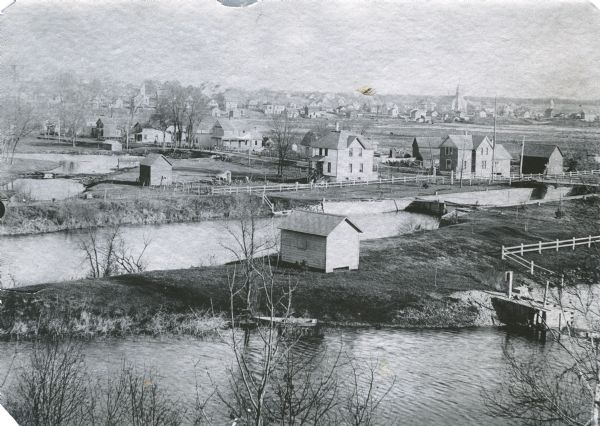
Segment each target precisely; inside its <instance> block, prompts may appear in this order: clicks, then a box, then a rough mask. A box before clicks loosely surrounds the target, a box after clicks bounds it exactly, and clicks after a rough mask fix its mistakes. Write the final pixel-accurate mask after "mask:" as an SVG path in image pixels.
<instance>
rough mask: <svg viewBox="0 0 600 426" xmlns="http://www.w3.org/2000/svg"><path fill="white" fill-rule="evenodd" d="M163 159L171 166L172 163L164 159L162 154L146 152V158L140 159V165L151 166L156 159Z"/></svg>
mask: <svg viewBox="0 0 600 426" xmlns="http://www.w3.org/2000/svg"><path fill="white" fill-rule="evenodd" d="M161 158H162V159H163V160H164V161H166V162H167V164H169V165H170V166H172V165H173V164H171V162H170V161H169V160H167V159H166V157H165V156H164V155H162V154H156V153H153V154H148V156H147V157H146V158H144V159H143V160H142V161H140V165H141V166H152V165H154V164H155V163H156V162H157V161H158V160H160V159H161Z"/></svg>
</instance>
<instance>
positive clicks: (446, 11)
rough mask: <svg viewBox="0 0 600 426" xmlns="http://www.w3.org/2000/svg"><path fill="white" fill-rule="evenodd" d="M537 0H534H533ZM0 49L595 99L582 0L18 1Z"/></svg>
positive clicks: (52, 63) (251, 85) (267, 75)
mask: <svg viewBox="0 0 600 426" xmlns="http://www.w3.org/2000/svg"><path fill="white" fill-rule="evenodd" d="M538 3H539V4H538ZM0 37H1V40H0V41H1V44H0V51H1V53H0V55H2V57H1V58H0V59H1V61H2V63H3V64H5V65H6V64H18V65H19V67H20V68H21V69H22V70H23V71H22V72H23V73H24V74H26V75H28V74H30V73H35V74H37V75H40V76H44V75H47V74H48V73H51V72H55V71H58V70H61V69H73V70H75V71H76V72H78V73H80V74H81V75H83V76H102V75H108V76H111V77H113V78H116V79H122V80H126V81H131V82H135V83H138V82H141V81H142V80H143V79H146V78H156V79H160V80H167V79H178V80H180V81H181V82H183V83H192V84H193V83H198V82H201V81H212V82H215V83H221V84H223V85H225V86H230V87H241V88H246V89H257V88H261V87H267V88H274V89H290V90H320V91H342V92H343V91H352V90H354V89H356V88H358V87H361V86H365V85H368V86H372V87H374V88H375V89H376V90H377V92H378V93H381V94H387V93H398V94H431V95H446V94H448V93H452V92H453V91H454V90H455V88H456V84H457V82H458V81H459V80H460V82H461V85H463V86H464V87H465V90H466V93H465V94H467V95H472V96H494V95H495V94H497V95H499V96H502V95H506V96H518V97H550V96H551V97H569V98H585V99H591V98H596V99H600V48H599V47H600V12H599V11H598V9H596V8H595V7H594V6H592V5H591V4H589V3H586V2H573V1H570V2H557V1H552V0H550V1H548V0H547V1H544V2H539V1H538V2H529V3H525V2H522V1H521V2H506V1H505V2H490V1H486V2H483V1H454V2H449V1H446V2H432V1H420V2H419V1H406V2H404V1H385V0H372V1H367V0H364V1H358V0H357V1H353V0H340V1H337V0H319V1H317V0H262V1H260V2H258V3H256V4H254V5H252V6H249V7H244V8H235V7H226V6H223V5H222V4H220V3H219V2H217V1H216V0H194V1H192V0H188V1H174V0H169V1H159V0H145V1H128V2H124V1H121V2H118V1H110V2H109V1H99V0H96V1H87V0H80V1H72V0H63V1H60V2H59V1H56V0H54V1H48V0H46V1H41V0H17V3H16V4H15V5H14V6H12V7H10V8H9V9H8V10H7V11H6V12H5V13H4V14H3V15H1V16H0Z"/></svg>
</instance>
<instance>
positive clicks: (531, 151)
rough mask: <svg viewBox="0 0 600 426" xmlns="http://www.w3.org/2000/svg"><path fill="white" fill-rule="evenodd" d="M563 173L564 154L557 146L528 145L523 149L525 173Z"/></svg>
mask: <svg viewBox="0 0 600 426" xmlns="http://www.w3.org/2000/svg"><path fill="white" fill-rule="evenodd" d="M562 172H563V154H562V151H561V150H560V148H559V147H558V146H556V145H543V144H526V145H525V146H524V147H523V173H524V174H531V173H534V174H537V173H544V174H550V175H556V174H561V173H562Z"/></svg>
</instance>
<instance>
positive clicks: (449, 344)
mask: <svg viewBox="0 0 600 426" xmlns="http://www.w3.org/2000/svg"><path fill="white" fill-rule="evenodd" d="M254 337H256V336H254ZM507 341H510V343H511V345H512V347H513V348H514V349H515V351H516V353H517V354H519V355H520V356H523V357H527V356H530V355H531V354H532V353H536V356H539V357H540V360H541V361H543V359H544V357H546V356H547V354H549V353H553V351H554V348H553V347H552V345H540V343H539V342H538V341H537V340H534V339H531V338H528V337H526V336H521V335H512V334H510V333H507V332H506V331H504V330H499V329H493V328H484V329H468V330H460V331H450V330H374V329H341V330H329V331H326V333H325V336H324V338H322V339H310V340H303V341H302V342H301V343H300V344H299V345H298V346H297V347H296V348H295V352H296V354H297V355H298V356H305V357H310V356H312V355H313V354H315V353H319V352H323V353H325V354H326V355H327V357H329V359H331V358H332V357H335V356H337V353H339V351H340V350H341V351H342V352H343V354H346V355H347V356H348V357H349V358H351V359H353V360H355V363H358V364H360V365H363V366H364V365H368V364H369V363H370V364H371V365H376V367H377V368H376V381H377V382H376V383H377V386H378V387H377V392H382V391H383V390H384V389H387V388H388V387H389V386H390V384H392V383H394V385H393V387H392V389H391V391H390V393H389V395H388V396H387V398H386V399H385V400H384V401H383V403H382V406H381V412H380V417H379V418H378V421H377V422H376V424H419V425H421V424H427V425H449V424H452V425H454V424H457V425H458V424H473V425H476V424H477V425H481V424H493V425H504V424H511V423H510V422H508V421H506V420H505V419H497V418H493V417H491V416H490V415H489V413H488V411H487V409H486V407H485V406H484V404H483V400H482V395H481V391H482V389H487V390H488V391H490V392H494V393H498V394H502V393H503V392H505V388H503V382H502V380H503V371H504V370H505V367H506V364H505V360H504V358H503V355H502V347H503V346H504V345H506V344H507ZM250 347H251V348H250V350H254V351H256V352H258V350H259V347H260V345H259V344H258V339H256V338H255V339H252V338H251V343H250ZM28 348H29V344H22V346H21V347H20V348H19V351H20V354H19V359H20V360H23V359H25V356H26V354H27V352H28ZM14 350H15V343H6V342H4V343H0V359H5V360H6V359H10V357H11V356H12V353H13V352H14ZM85 355H86V363H87V366H88V368H89V370H90V372H91V373H92V374H93V375H95V376H101V375H107V374H110V372H112V371H115V369H117V368H118V367H119V365H120V363H121V362H122V360H123V359H127V360H128V361H133V362H135V363H136V364H137V365H139V366H146V367H152V368H154V369H155V370H156V372H157V373H158V376H159V379H160V384H161V386H164V387H165V388H166V389H167V390H168V392H169V393H170V394H171V395H172V396H173V397H175V398H179V399H180V400H181V401H182V402H183V403H184V404H186V405H187V406H191V404H193V401H194V399H195V394H196V386H198V390H199V391H200V393H201V396H204V397H206V396H208V395H209V394H210V393H211V392H212V391H213V390H214V388H215V386H219V387H220V388H221V389H227V386H228V385H227V380H228V378H229V377H230V376H229V373H228V372H227V368H228V367H231V366H232V363H233V358H232V354H231V352H230V350H229V349H228V347H227V346H226V345H225V344H224V343H223V342H222V341H220V340H219V339H218V338H208V339H202V340H198V339H192V338H162V339H154V338H128V339H109V340H98V341H92V342H89V343H86V345H85ZM257 356H258V355H257ZM6 368H7V366H6V364H5V363H0V377H2V376H3V375H4V374H5V369H6ZM315 368H317V369H319V368H323V366H322V365H318V366H316V367H315ZM348 368H349V367H348V365H346V366H344V367H342V368H341V370H339V374H340V378H341V380H342V381H341V383H342V384H344V381H345V380H349V377H350V376H349V374H350V371H349V370H348ZM14 377H15V374H14V373H11V376H9V381H11V380H14ZM394 380H395V382H394ZM344 388H345V389H348V388H349V386H345V387H343V389H344ZM343 389H342V392H341V393H340V395H339V398H340V399H341V400H343V398H345V397H346V395H344V392H343ZM340 402H343V401H340ZM209 410H211V414H213V415H214V416H216V419H220V420H222V421H225V419H226V416H227V414H228V413H227V411H226V410H224V409H223V407H222V404H220V403H219V402H218V401H217V400H215V399H213V400H211V403H210V404H209ZM219 416H221V417H219ZM222 421H221V422H220V421H218V420H217V421H216V424H223V423H222ZM513 424H516V423H513Z"/></svg>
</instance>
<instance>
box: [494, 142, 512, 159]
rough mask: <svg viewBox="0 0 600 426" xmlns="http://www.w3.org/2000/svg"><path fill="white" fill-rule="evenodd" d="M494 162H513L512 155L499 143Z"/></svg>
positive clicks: (495, 149) (495, 150)
mask: <svg viewBox="0 0 600 426" xmlns="http://www.w3.org/2000/svg"><path fill="white" fill-rule="evenodd" d="M494 160H512V155H510V153H509V152H508V151H507V150H506V148H504V145H500V144H499V143H497V144H496V148H494Z"/></svg>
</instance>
